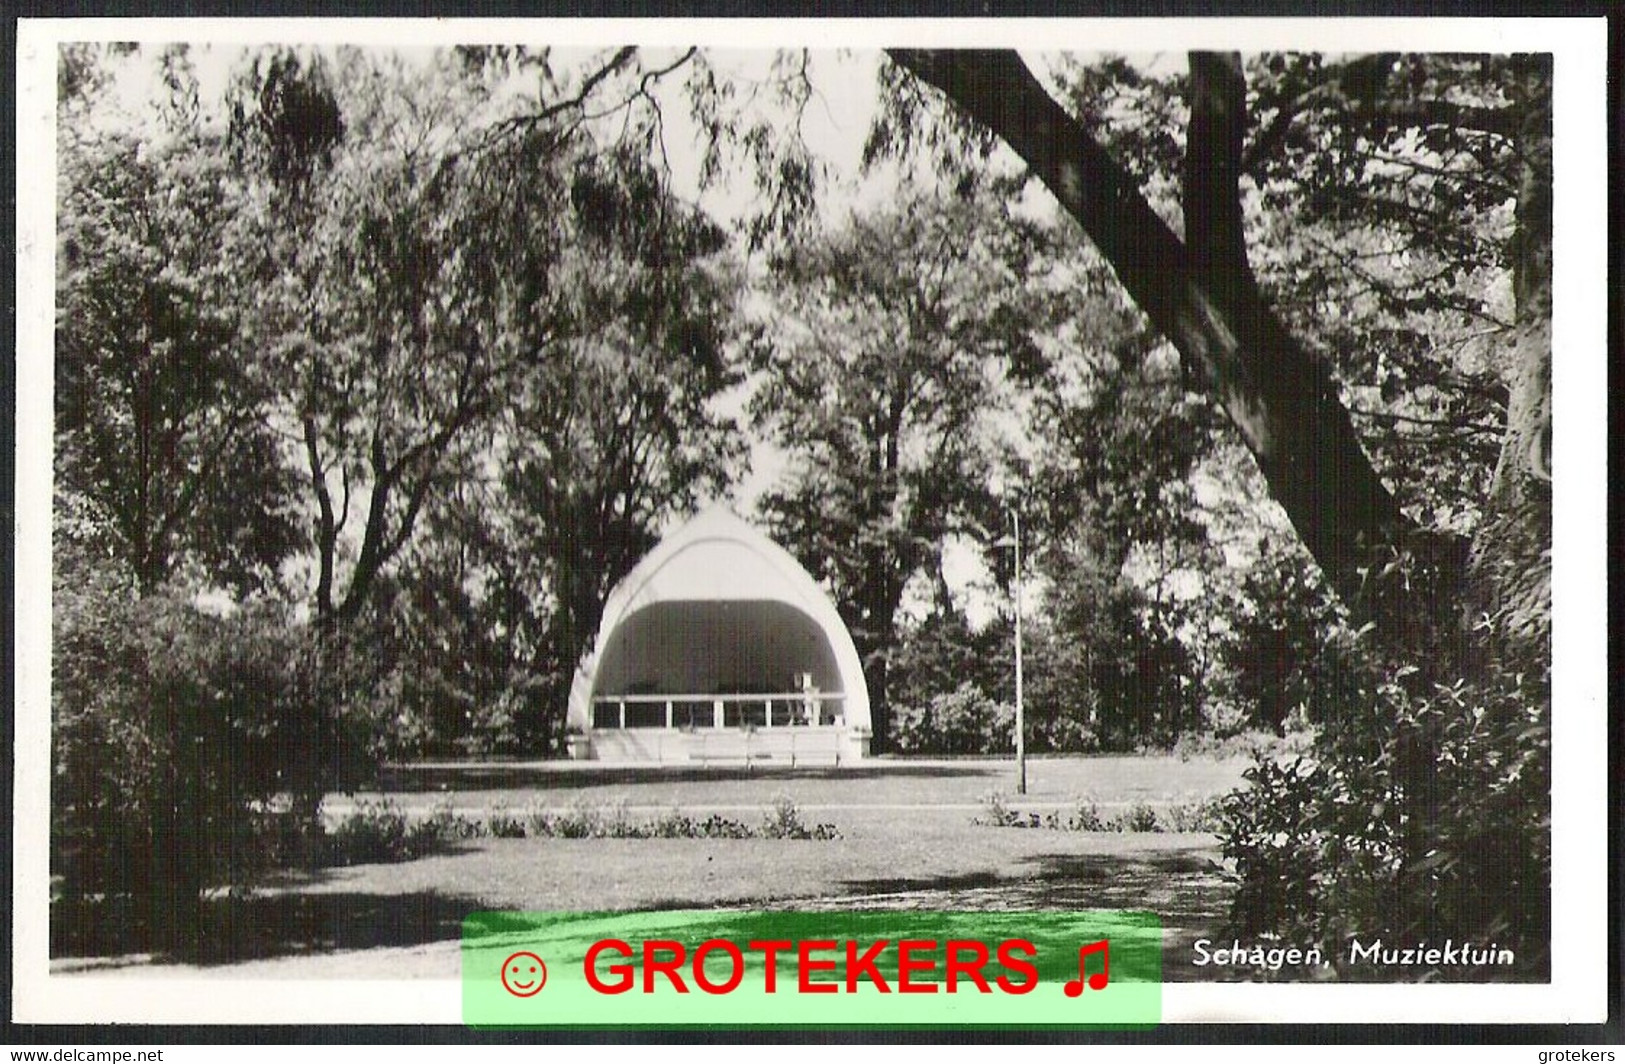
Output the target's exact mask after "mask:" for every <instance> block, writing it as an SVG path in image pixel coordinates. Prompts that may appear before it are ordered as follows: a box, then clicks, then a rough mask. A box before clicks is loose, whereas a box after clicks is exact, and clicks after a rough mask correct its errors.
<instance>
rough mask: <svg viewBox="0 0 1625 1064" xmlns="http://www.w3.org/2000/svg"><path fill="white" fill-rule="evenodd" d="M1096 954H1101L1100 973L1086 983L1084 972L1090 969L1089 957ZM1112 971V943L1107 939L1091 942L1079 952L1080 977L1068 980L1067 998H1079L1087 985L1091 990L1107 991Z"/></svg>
mask: <svg viewBox="0 0 1625 1064" xmlns="http://www.w3.org/2000/svg"><path fill="white" fill-rule="evenodd" d="M1094 953H1098V954H1100V971H1098V972H1096V973H1095V974H1093V975H1091V976H1088V982H1087V983H1085V981H1084V978H1085V977H1084V971H1085V969H1087V967H1088V958H1089V956H1090V955H1091V954H1094ZM1111 970H1112V954H1111V943H1110V942H1109V941H1108V940H1107V939H1104V938H1103V939H1101V940H1100V941H1099V942H1091V943H1089V944H1088V945H1087V946H1084V947H1082V948H1081V949H1079V950H1078V977H1077V978H1076V979H1068V980H1067V981H1066V986H1065V987H1064V989H1065V990H1066V996H1067V997H1077V996H1078V995H1080V994H1082V993H1083V990H1084V987H1085V986H1086V985H1087V986H1088V988H1089V989H1090V990H1104V989H1106V983H1107V981H1108V980H1109V979H1110V978H1111Z"/></svg>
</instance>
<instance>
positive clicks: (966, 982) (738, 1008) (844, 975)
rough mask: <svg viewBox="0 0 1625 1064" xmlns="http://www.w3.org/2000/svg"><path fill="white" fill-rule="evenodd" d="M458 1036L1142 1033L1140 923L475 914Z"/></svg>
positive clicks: (1153, 1009) (1051, 915) (1154, 949)
mask: <svg viewBox="0 0 1625 1064" xmlns="http://www.w3.org/2000/svg"><path fill="white" fill-rule="evenodd" d="M462 963H463V1022H464V1023H466V1024H468V1025H469V1026H471V1027H482V1028H484V1027H491V1028H552V1027H615V1028H637V1027H763V1026H766V1027H832V1028H850V1027H1002V1028H1027V1027H1046V1028H1101V1027H1110V1028H1143V1027H1151V1026H1155V1025H1156V1024H1157V1023H1159V1022H1160V1021H1161V1019H1162V922H1161V920H1159V919H1158V918H1157V916H1156V915H1155V914H1153V913H1143V912H1123V911H1118V910H1098V911H1081V912H1080V911H1067V912H1059V911H1045V912H1011V913H979V912H918V911H895V912H893V911H884V912H877V911H866V912H756V911H747V912H729V911H718V910H710V909H707V910H693V911H681V910H679V911H672V912H638V913H566V912H552V913H549V912H480V913H474V914H472V915H470V916H469V917H468V918H467V919H466V920H464V922H463V940H462Z"/></svg>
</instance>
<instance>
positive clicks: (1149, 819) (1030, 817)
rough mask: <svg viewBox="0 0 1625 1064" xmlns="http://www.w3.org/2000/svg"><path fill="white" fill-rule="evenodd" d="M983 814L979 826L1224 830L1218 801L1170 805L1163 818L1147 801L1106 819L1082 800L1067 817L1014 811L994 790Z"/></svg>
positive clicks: (984, 801) (986, 799) (1056, 813)
mask: <svg viewBox="0 0 1625 1064" xmlns="http://www.w3.org/2000/svg"><path fill="white" fill-rule="evenodd" d="M982 810H983V811H982V813H981V815H980V816H977V817H976V818H975V821H976V823H978V824H986V825H989V826H992V827H999V828H1041V829H1046V830H1050V831H1116V832H1136V831H1138V832H1203V831H1207V832H1217V831H1219V830H1220V829H1221V828H1222V827H1223V821H1222V819H1221V807H1220V804H1219V803H1218V802H1217V801H1208V802H1186V803H1184V804H1182V805H1174V806H1169V807H1167V808H1166V809H1164V810H1163V811H1162V813H1161V814H1160V815H1159V814H1158V813H1157V810H1156V809H1154V808H1153V807H1152V806H1150V805H1148V804H1147V803H1145V802H1137V803H1135V804H1134V805H1132V806H1130V807H1129V808H1127V809H1125V810H1124V811H1122V812H1121V813H1116V814H1114V815H1112V816H1109V817H1108V816H1102V815H1101V812H1100V806H1098V805H1096V804H1095V803H1094V802H1093V801H1090V800H1088V799H1082V800H1080V801H1079V802H1078V803H1077V804H1076V805H1075V806H1073V808H1072V811H1071V812H1070V813H1068V814H1066V815H1065V816H1063V815H1062V814H1061V813H1060V812H1059V811H1054V810H1052V811H1050V812H1048V813H1038V812H1033V811H1031V810H1021V809H1015V808H1012V807H1011V805H1010V799H1009V796H1008V795H1006V794H1005V793H1004V792H1002V791H990V792H988V793H987V794H985V795H983V796H982Z"/></svg>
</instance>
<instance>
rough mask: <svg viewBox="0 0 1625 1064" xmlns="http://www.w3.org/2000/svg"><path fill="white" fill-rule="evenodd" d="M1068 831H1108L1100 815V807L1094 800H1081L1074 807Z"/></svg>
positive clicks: (1068, 822) (1068, 821)
mask: <svg viewBox="0 0 1625 1064" xmlns="http://www.w3.org/2000/svg"><path fill="white" fill-rule="evenodd" d="M1066 826H1067V829H1068V830H1070V831H1107V830H1109V829H1108V828H1107V827H1106V821H1105V820H1104V819H1103V818H1102V817H1101V815H1100V806H1098V805H1096V804H1095V803H1094V801H1093V800H1091V799H1088V798H1080V799H1078V801H1077V804H1076V805H1074V806H1073V807H1072V815H1071V816H1070V817H1068V818H1067V822H1066Z"/></svg>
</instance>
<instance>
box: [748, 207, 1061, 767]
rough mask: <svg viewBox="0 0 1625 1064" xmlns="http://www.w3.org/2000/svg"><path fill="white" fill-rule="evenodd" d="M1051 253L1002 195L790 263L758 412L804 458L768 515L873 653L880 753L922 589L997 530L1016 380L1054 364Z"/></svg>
mask: <svg viewBox="0 0 1625 1064" xmlns="http://www.w3.org/2000/svg"><path fill="white" fill-rule="evenodd" d="M1050 243H1051V241H1050V237H1049V235H1048V234H1047V233H1046V231H1045V229H1044V228H1043V227H1042V226H1039V225H1036V224H1034V223H1032V222H1031V221H1029V220H1027V219H1024V218H1022V217H1020V216H1019V215H1018V214H1017V213H1016V212H1014V211H1013V210H1012V209H1011V207H1010V205H1009V204H1008V203H1002V202H1000V201H998V200H997V199H994V198H992V197H989V196H985V195H983V196H979V197H966V198H963V199H961V198H957V197H950V196H944V195H932V194H929V193H911V194H910V195H909V196H907V197H906V198H904V199H903V200H901V201H899V202H898V203H896V204H894V205H892V206H890V207H888V208H885V209H877V210H873V211H869V212H865V213H862V214H854V216H853V217H851V218H850V219H848V220H846V222H845V224H843V225H842V226H841V227H840V228H838V229H836V230H834V231H832V232H829V233H827V234H825V235H822V236H821V237H819V238H817V239H812V240H808V241H807V242H805V243H804V244H802V245H800V246H797V247H796V248H795V249H794V250H793V252H791V253H787V254H786V255H784V256H782V257H781V258H780V259H779V260H778V261H777V263H776V265H777V267H778V269H777V274H778V278H779V282H780V283H779V285H778V288H777V290H776V292H775V306H774V307H773V310H774V321H773V325H772V328H771V331H767V330H764V331H763V334H762V336H761V342H760V343H759V344H758V345H757V347H756V349H755V356H754V367H753V368H754V369H755V370H756V371H757V373H758V375H759V381H760V383H759V386H758V388H757V390H756V392H755V394H754V396H753V398H752V400H751V410H752V413H753V416H754V419H755V423H756V426H757V427H758V429H760V430H762V431H763V432H764V433H765V434H766V435H767V437H768V438H769V439H771V440H772V441H773V442H774V443H776V444H778V445H779V446H780V447H782V448H784V449H785V450H787V451H788V452H789V453H790V457H791V464H790V469H789V472H788V474H787V475H786V476H784V477H783V478H782V479H781V482H780V483H779V484H778V485H776V486H775V487H774V488H772V489H770V490H769V491H768V492H767V493H766V495H765V496H764V497H763V499H762V500H761V502H760V504H759V505H760V509H761V510H762V512H763V514H764V515H765V516H766V518H767V520H768V522H769V525H770V527H771V528H772V530H773V532H774V533H775V535H776V537H777V538H778V539H779V540H780V542H782V543H784V544H785V545H786V546H787V547H788V548H789V549H790V550H791V552H792V553H794V554H795V555H796V556H797V558H798V559H799V560H800V561H801V562H802V563H803V564H804V565H806V566H807V568H808V569H809V571H811V572H812V573H813V575H814V576H816V577H818V578H821V579H824V580H826V581H827V582H828V583H829V585H830V587H831V590H832V592H833V594H834V597H835V600H836V605H837V607H838V608H839V609H840V611H841V614H842V617H843V619H844V620H845V621H846V623H847V626H848V628H849V629H851V631H852V634H853V640H854V642H855V643H856V644H857V648H858V653H859V655H860V656H861V657H862V658H863V659H864V669H865V674H866V676H867V678H868V680H869V687H870V692H869V694H870V703H871V708H872V712H873V713H874V715H875V732H876V743H877V747H880V748H884V747H885V746H886V745H887V744H889V743H890V742H892V734H891V732H892V729H891V728H890V726H889V721H888V715H889V709H888V707H889V705H890V694H889V690H890V684H889V679H888V675H889V672H888V670H889V668H890V657H891V655H892V653H893V651H894V650H895V648H896V645H897V638H898V631H897V620H898V610H899V606H900V603H901V601H902V598H903V594H904V591H905V588H906V587H907V585H908V584H909V582H910V581H911V580H912V579H914V578H915V577H916V576H922V575H923V576H926V577H931V576H933V575H935V572H936V571H938V570H939V569H940V564H941V551H942V547H943V543H944V540H945V538H946V536H947V535H948V534H949V532H950V531H953V530H955V529H958V528H972V529H975V528H979V527H980V526H981V525H983V524H984V523H985V521H984V520H983V518H985V516H986V514H987V511H988V510H989V503H988V496H987V470H988V469H989V468H990V467H991V466H992V465H993V464H994V462H995V461H996V459H997V448H996V439H997V433H998V432H999V430H1000V426H999V421H998V416H997V411H998V409H999V407H1000V406H1001V405H1003V404H1004V402H1005V397H1004V395H1003V394H1002V393H1003V392H1004V390H1006V387H1007V386H1006V385H1005V384H1004V383H1003V382H1004V381H1005V379H1006V378H1007V377H1017V376H1020V375H1023V374H1029V375H1030V374H1031V373H1034V372H1036V371H1037V370H1036V367H1037V366H1040V365H1041V364H1042V360H1043V354H1042V348H1041V347H1040V340H1041V339H1042V337H1043V336H1044V335H1045V334H1046V332H1047V331H1048V330H1049V329H1050V328H1051V327H1052V321H1051V318H1052V316H1053V313H1054V302H1053V300H1052V297H1051V294H1050V293H1049V292H1048V290H1047V287H1046V284H1045V274H1046V272H1047V270H1048V264H1047V261H1046V258H1045V255H1046V252H1047V250H1048V248H1049V246H1050Z"/></svg>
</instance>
